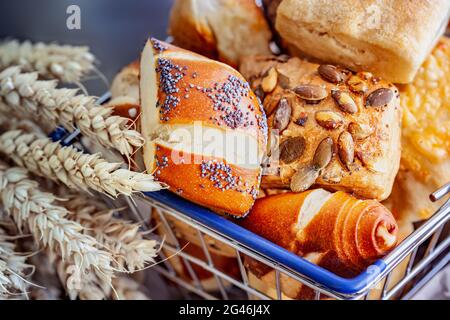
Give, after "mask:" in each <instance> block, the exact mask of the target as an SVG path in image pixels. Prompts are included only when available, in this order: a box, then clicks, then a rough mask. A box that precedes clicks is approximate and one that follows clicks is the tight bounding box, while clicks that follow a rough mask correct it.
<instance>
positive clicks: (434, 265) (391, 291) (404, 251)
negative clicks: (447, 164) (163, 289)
mask: <svg viewBox="0 0 450 320" xmlns="http://www.w3.org/2000/svg"><path fill="white" fill-rule="evenodd" d="M449 191H450V184H447V185H446V186H444V187H443V188H441V189H440V190H438V192H437V193H434V194H433V195H439V199H440V198H442V197H444V196H445V194H446V193H448V192H449ZM444 192H446V193H444ZM135 200H136V201H137V202H140V203H141V205H140V207H141V208H138V206H137V205H136V201H132V200H131V199H130V198H127V199H126V201H127V203H128V205H129V206H130V210H131V212H132V213H133V215H134V216H135V217H136V218H137V219H139V220H141V221H150V220H151V219H149V217H148V213H150V212H152V214H153V215H157V220H158V224H161V225H163V227H164V230H165V233H164V236H165V238H164V237H159V240H161V241H163V250H161V253H160V261H161V263H160V264H159V265H157V266H156V267H155V270H157V271H158V272H159V273H160V274H162V275H163V276H164V277H165V278H167V279H168V280H169V281H171V282H172V283H174V284H175V285H177V286H178V287H179V289H180V292H181V293H182V294H184V295H186V291H187V292H188V293H193V294H195V295H194V296H189V294H188V295H187V297H190V298H198V297H200V298H204V299H225V300H227V299H230V295H231V296H232V298H236V297H238V298H241V299H246V298H247V299H263V300H267V299H277V300H281V299H283V298H284V295H283V294H282V292H283V291H282V281H281V277H282V275H284V276H285V277H288V278H291V279H294V280H295V281H298V282H300V283H301V284H303V285H305V286H307V287H309V288H311V289H313V290H314V299H316V300H319V299H323V298H334V299H374V298H377V299H382V300H388V299H393V298H403V299H409V298H410V297H412V295H413V294H414V293H416V292H417V290H418V289H420V288H421V287H422V286H423V285H424V284H426V282H427V281H428V280H429V279H431V278H432V277H433V276H434V275H435V274H436V273H437V272H438V271H440V270H441V269H442V268H444V267H445V266H446V265H447V264H448V262H449V259H450V252H449V250H448V249H449V247H450V237H449V234H448V230H447V229H448V227H450V224H449V223H448V222H449V221H448V220H449V217H450V199H448V200H447V201H446V202H445V204H444V205H443V206H442V207H441V208H440V209H439V210H438V211H437V212H436V213H435V214H434V215H433V216H432V217H431V218H430V219H428V220H427V221H426V222H425V223H424V224H423V225H422V226H420V227H419V228H418V229H417V230H415V231H414V232H413V233H412V234H411V235H410V236H408V237H407V238H406V239H405V240H404V241H403V242H401V243H400V244H399V246H398V247H397V248H396V249H394V250H393V251H392V252H391V253H389V254H388V255H387V256H386V257H385V258H384V259H383V260H384V262H385V263H386V266H387V267H386V268H385V269H384V270H383V271H382V272H381V273H380V274H378V276H377V277H376V278H375V279H374V280H373V281H371V282H369V283H367V284H366V286H365V287H364V289H363V290H361V291H360V292H357V293H353V294H344V293H340V292H336V291H333V290H331V289H329V288H327V287H325V286H324V285H322V284H320V283H318V282H315V281H313V280H311V279H309V278H308V277H306V276H305V275H302V274H300V273H298V272H295V271H294V270H291V269H289V268H287V267H285V266H284V265H283V264H281V263H279V262H277V261H273V260H272V259H270V258H268V257H266V256H265V255H264V254H262V253H260V252H257V251H255V250H253V249H252V248H248V247H246V246H244V245H242V244H241V243H239V242H237V241H236V240H234V239H230V238H228V237H226V236H224V235H223V234H220V233H219V232H217V231H215V230H212V229H210V228H208V227H207V226H205V225H202V224H201V223H199V222H198V221H195V220H194V219H192V218H190V217H188V216H186V215H185V214H184V213H183V212H180V211H177V210H175V209H173V208H171V207H170V206H167V205H165V204H163V203H161V202H159V201H157V200H155V199H152V198H149V197H139V198H135ZM436 200H437V199H436ZM145 206H146V207H147V209H144V214H142V211H143V210H142V208H145ZM146 213H147V214H146ZM153 218H155V217H153ZM155 220H156V219H153V221H155ZM174 220H176V221H177V222H178V227H180V225H179V223H181V224H184V225H187V226H189V227H192V228H194V229H195V230H196V234H197V237H198V242H196V243H198V244H200V246H201V249H202V251H203V254H204V257H203V258H200V257H198V255H192V254H189V253H186V252H185V251H184V250H183V249H184V246H183V245H182V244H181V243H180V239H179V237H177V233H178V230H177V226H174V223H173V221H174ZM145 227H146V228H147V229H152V228H156V227H155V226H152V225H151V223H147V222H146V223H145ZM443 231H445V233H443ZM205 237H210V238H213V239H214V240H215V241H217V242H219V243H220V244H222V245H226V246H228V247H230V248H232V249H233V250H234V251H235V258H236V262H237V264H238V266H239V274H240V276H239V278H236V277H235V276H233V275H231V274H229V273H227V272H226V271H224V270H220V269H219V268H217V266H216V265H215V263H214V261H213V259H212V258H211V252H210V250H209V249H208V245H207V244H206V240H205ZM165 252H166V253H169V255H166V254H165ZM171 255H177V257H178V258H179V259H181V263H182V264H183V266H184V268H185V270H186V271H187V274H188V276H187V277H186V276H183V275H181V274H180V272H179V271H178V270H175V268H174V266H173V264H172V263H171V258H169V259H168V256H171ZM245 256H248V257H251V258H252V259H254V260H257V261H258V262H260V263H262V264H264V265H266V266H268V267H269V268H272V269H273V270H274V271H275V291H276V296H270V295H267V294H266V293H264V292H261V291H259V290H258V289H257V288H255V287H253V286H252V285H251V284H250V283H249V279H248V273H247V270H246V267H245V265H244V263H243V257H245ZM299 259H300V258H299ZM408 259H409V260H408ZM406 261H408V262H407V267H406V270H405V272H404V275H403V277H402V278H401V279H400V280H397V282H396V283H393V282H391V281H392V278H391V277H392V274H393V271H394V270H395V268H396V267H397V266H398V265H399V264H400V263H402V262H403V263H404V262H406ZM195 267H196V268H197V269H198V268H201V269H203V270H204V271H208V272H209V273H211V274H212V279H213V280H214V281H215V283H216V289H215V290H208V289H205V288H204V286H203V285H202V283H201V281H200V277H199V276H198V275H197V273H196V271H195V270H194V269H195ZM225 283H227V284H228V285H225ZM230 285H231V286H230ZM374 290H376V291H378V292H379V294H378V295H377V294H375V295H372V293H373V291H374Z"/></svg>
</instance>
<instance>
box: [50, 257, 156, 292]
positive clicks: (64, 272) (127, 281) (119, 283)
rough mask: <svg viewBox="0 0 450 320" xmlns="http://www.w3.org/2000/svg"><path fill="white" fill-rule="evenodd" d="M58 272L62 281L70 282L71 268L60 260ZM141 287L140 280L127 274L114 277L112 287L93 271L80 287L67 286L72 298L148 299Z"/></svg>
mask: <svg viewBox="0 0 450 320" xmlns="http://www.w3.org/2000/svg"><path fill="white" fill-rule="evenodd" d="M68 271H69V272H68ZM57 273H58V276H59V278H60V280H61V282H63V283H66V282H68V279H69V278H70V268H67V265H66V264H64V263H62V262H61V261H59V262H58V263H57ZM139 287H140V285H139V283H138V282H136V281H134V280H133V279H131V278H129V277H128V276H126V275H118V276H116V277H114V278H113V279H112V287H111V286H108V285H106V284H105V283H104V282H103V281H101V279H99V277H97V276H96V275H95V274H94V273H91V274H89V275H88V276H87V277H84V278H83V281H82V283H81V285H80V289H75V288H66V291H67V295H68V296H69V298H70V299H72V300H73V299H76V298H78V299H80V300H107V299H115V300H148V299H149V298H148V297H147V296H146V294H145V293H143V292H142V291H140V290H139ZM113 288H114V289H113Z"/></svg>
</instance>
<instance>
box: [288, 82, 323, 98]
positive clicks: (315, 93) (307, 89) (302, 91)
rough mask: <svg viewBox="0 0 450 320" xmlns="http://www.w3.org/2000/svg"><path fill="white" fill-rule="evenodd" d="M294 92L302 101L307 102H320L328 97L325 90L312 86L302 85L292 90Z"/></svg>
mask: <svg viewBox="0 0 450 320" xmlns="http://www.w3.org/2000/svg"><path fill="white" fill-rule="evenodd" d="M294 92H295V93H296V94H297V95H298V96H299V97H300V98H302V99H304V100H307V101H320V100H323V99H325V98H326V97H328V92H327V90H325V88H323V87H321V86H318V85H313V84H304V85H300V86H297V87H295V88H294Z"/></svg>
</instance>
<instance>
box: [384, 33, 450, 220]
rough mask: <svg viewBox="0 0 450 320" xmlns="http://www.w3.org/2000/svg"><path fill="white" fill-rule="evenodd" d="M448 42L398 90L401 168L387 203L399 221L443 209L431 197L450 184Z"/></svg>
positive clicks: (447, 40) (449, 61)
mask: <svg viewBox="0 0 450 320" xmlns="http://www.w3.org/2000/svg"><path fill="white" fill-rule="evenodd" d="M449 92H450V39H449V38H445V37H443V38H441V39H440V40H439V42H438V44H437V45H436V47H435V48H434V50H433V52H432V53H431V54H430V55H429V56H428V58H427V60H426V61H425V62H424V64H423V65H422V67H421V68H420V69H419V72H418V74H417V76H416V78H415V79H414V82H413V83H411V84H408V85H405V86H401V87H400V97H401V102H402V106H403V124H402V126H403V128H402V156H401V166H400V171H399V173H398V176H397V178H396V181H395V184H394V190H393V194H392V197H391V198H392V199H390V200H391V201H393V202H394V205H393V207H394V208H395V209H394V210H395V211H393V213H394V214H396V216H397V217H398V218H401V219H408V220H409V221H411V222H415V221H420V220H424V219H427V218H429V217H430V216H431V215H432V214H433V213H434V212H436V210H437V209H438V208H439V207H440V206H441V205H442V204H443V201H444V199H443V200H442V201H439V202H436V203H433V202H431V201H430V199H429V195H430V194H431V193H432V192H434V191H436V190H437V189H438V188H439V187H441V186H443V185H445V184H446V183H448V182H449V181H450V95H449Z"/></svg>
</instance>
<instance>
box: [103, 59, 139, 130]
mask: <svg viewBox="0 0 450 320" xmlns="http://www.w3.org/2000/svg"><path fill="white" fill-rule="evenodd" d="M110 92H111V100H110V101H109V102H108V106H113V107H114V113H115V114H116V115H119V116H122V117H125V118H129V119H130V120H132V121H134V120H136V119H137V118H138V116H139V114H140V106H139V61H134V62H132V63H130V64H129V65H127V66H125V67H124V68H123V69H122V70H121V71H120V72H119V73H118V74H117V75H116V76H115V77H114V80H113V82H112V85H111V89H110Z"/></svg>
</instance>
